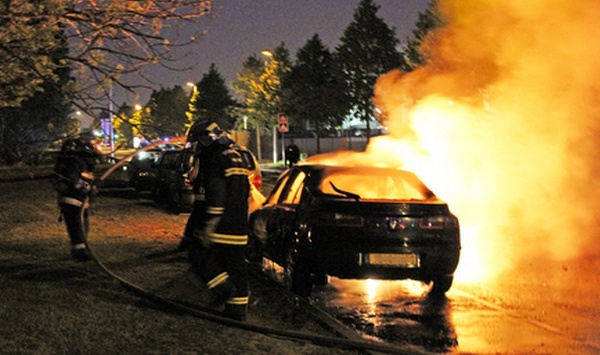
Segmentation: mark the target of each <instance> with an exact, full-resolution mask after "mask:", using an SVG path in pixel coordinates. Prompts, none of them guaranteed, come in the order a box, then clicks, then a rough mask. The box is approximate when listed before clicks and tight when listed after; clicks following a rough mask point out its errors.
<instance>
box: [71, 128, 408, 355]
mask: <svg viewBox="0 0 600 355" xmlns="http://www.w3.org/2000/svg"><path fill="white" fill-rule="evenodd" d="M182 138H185V137H182ZM179 141H180V140H176V142H179ZM159 144H161V142H158V143H154V144H150V145H148V146H146V147H144V148H142V149H141V150H138V151H136V152H134V153H132V154H130V155H129V156H127V157H125V158H123V159H121V160H120V161H118V162H117V163H116V164H114V165H113V166H112V167H111V168H109V169H108V170H107V171H106V172H105V173H104V174H103V175H102V176H101V177H100V178H99V179H98V180H96V181H94V184H97V185H99V184H101V183H102V182H103V181H104V180H106V178H108V176H110V175H111V174H112V173H113V172H114V171H115V170H117V169H118V168H119V167H121V166H123V165H124V164H126V163H127V162H128V160H129V159H131V158H132V157H133V156H134V155H135V154H137V153H139V152H140V151H144V150H147V149H150V148H153V147H155V146H157V145H159ZM86 202H87V201H86ZM83 206H85V204H83ZM83 206H82V208H81V218H82V219H83V215H84V211H85V208H84V207H83ZM85 244H86V247H87V248H88V251H89V252H90V255H91V257H92V260H93V261H94V262H95V264H96V265H97V266H98V267H100V269H101V270H102V271H104V272H105V273H106V274H107V275H109V276H110V277H112V278H113V279H115V280H116V281H118V282H119V283H120V284H121V285H122V286H123V287H124V288H125V289H126V290H128V291H130V292H133V293H134V294H136V295H138V296H140V297H143V298H145V299H147V300H150V301H152V302H154V303H156V304H159V305H162V306H165V307H169V308H171V309H174V310H178V311H181V312H184V313H186V314H189V315H193V316H195V317H198V318H202V319H206V320H210V321H213V322H216V323H220V324H223V325H227V326H231V327H236V328H239V329H244V330H247V331H252V332H257V333H261V334H264V335H269V336H274V337H279V338H284V339H288V340H291V341H308V342H310V343H313V344H315V345H320V346H328V347H336V348H344V349H353V350H363V351H378V352H383V353H407V352H408V351H407V350H403V349H399V348H397V347H393V346H391V345H387V344H383V343H375V342H372V341H367V340H351V339H345V338H339V337H337V338H336V337H327V336H321V335H316V334H306V333H301V332H295V331H289V330H281V329H274V328H268V327H263V326H259V325H255V324H251V323H248V322H242V321H237V320H233V319H231V318H226V317H223V316H220V315H219V314H216V313H215V311H214V310H212V309H210V308H208V307H203V306H201V305H195V306H194V307H191V306H188V305H185V304H182V303H180V302H176V301H173V300H170V299H167V298H163V297H161V296H159V295H156V294H154V293H152V292H150V291H148V290H146V289H144V288H142V287H140V286H138V285H135V284H133V283H131V282H129V281H127V280H125V279H124V278H122V277H121V276H119V275H117V274H116V273H114V272H113V271H111V270H110V269H108V268H107V267H106V266H105V265H104V263H103V262H102V260H100V259H99V258H98V257H97V255H96V254H95V253H94V251H93V248H92V247H91V245H90V243H89V238H88V235H87V233H86V235H85ZM410 353H414V349H412V350H411V351H410Z"/></svg>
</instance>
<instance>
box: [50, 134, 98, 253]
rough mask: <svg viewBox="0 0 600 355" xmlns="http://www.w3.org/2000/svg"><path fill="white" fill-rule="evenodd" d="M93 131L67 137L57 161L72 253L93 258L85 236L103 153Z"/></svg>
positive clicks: (61, 204) (57, 181)
mask: <svg viewBox="0 0 600 355" xmlns="http://www.w3.org/2000/svg"><path fill="white" fill-rule="evenodd" d="M93 138H94V136H93V135H92V134H91V132H82V133H81V135H80V136H79V137H77V138H69V139H67V140H66V141H65V142H64V143H63V145H62V147H61V151H60V153H59V156H58V159H57V160H56V163H55V165H54V175H55V179H54V188H55V190H56V192H57V195H58V196H57V197H58V205H59V207H60V214H61V216H60V218H59V220H64V222H65V225H66V227H67V233H68V235H69V239H70V241H71V256H72V257H73V258H74V259H76V260H79V261H86V260H90V259H91V256H90V253H89V251H88V250H87V248H86V244H85V238H86V237H87V233H88V231H89V219H88V215H89V199H90V197H91V195H92V193H93V190H94V186H93V182H94V173H93V170H94V168H95V166H96V164H97V163H98V162H99V161H100V157H101V156H102V155H101V154H100V152H99V151H98V150H96V148H95V146H94V144H93V143H94V140H93Z"/></svg>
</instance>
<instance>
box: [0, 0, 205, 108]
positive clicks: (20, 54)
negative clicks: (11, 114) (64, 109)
mask: <svg viewBox="0 0 600 355" xmlns="http://www.w3.org/2000/svg"><path fill="white" fill-rule="evenodd" d="M211 4H212V1H210V0H145V1H123V0H118V1H82V0H36V1H33V0H29V1H27V0H20V1H3V2H2V3H1V4H0V65H2V68H3V69H4V70H3V71H2V73H1V74H0V87H1V88H2V89H0V107H6V106H18V105H19V104H20V103H21V102H23V100H25V99H27V98H29V97H31V96H32V95H33V94H34V93H35V92H36V91H40V90H42V85H43V83H45V82H49V83H53V82H56V81H57V80H58V78H57V77H56V76H55V75H54V74H53V73H54V72H55V69H56V68H57V67H58V66H61V67H65V66H68V67H71V68H72V69H73V70H74V71H75V72H76V76H77V78H78V81H77V82H78V84H79V86H78V87H77V90H76V91H75V92H74V95H73V99H74V101H76V102H77V103H78V104H79V105H83V104H85V103H88V104H91V103H93V102H98V101H101V100H107V99H109V98H110V92H109V91H110V90H108V89H106V88H107V86H108V85H107V84H108V83H109V82H111V83H113V84H114V85H120V86H122V87H124V88H125V89H127V90H133V89H135V88H136V87H139V86H140V85H141V84H139V85H136V86H130V85H127V84H126V83H124V82H123V81H121V80H120V78H121V76H122V75H123V74H128V73H134V72H138V71H139V69H140V67H142V66H144V65H146V64H162V65H165V66H167V65H168V63H171V62H174V61H175V60H177V59H180V57H181V55H183V54H182V53H180V50H182V49H185V48H188V47H187V46H188V45H189V44H191V43H194V42H195V41H196V40H197V39H199V37H200V34H201V32H202V31H203V29H202V27H201V26H200V25H199V24H198V20H199V19H200V17H201V16H203V15H205V14H206V13H208V11H209V10H210V6H211ZM183 27H187V28H190V27H191V28H197V29H198V33H197V35H194V36H191V37H190V36H182V35H180V33H179V32H180V30H181V29H182V28H183ZM59 29H62V30H64V32H62V33H64V37H63V39H62V40H64V41H65V42H66V43H67V44H68V47H69V49H70V51H69V54H68V55H67V56H65V58H63V59H62V60H61V61H60V62H58V63H57V62H54V61H52V60H50V54H49V53H51V52H52V51H53V50H54V48H55V47H56V46H57V45H59V43H60V41H61V40H59V39H57V38H55V37H54V34H56V33H58V32H59ZM175 49H178V50H175ZM104 106H105V105H104ZM82 108H86V109H89V107H87V106H85V107H82ZM90 113H92V112H90Z"/></svg>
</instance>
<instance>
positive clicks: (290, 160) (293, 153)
mask: <svg viewBox="0 0 600 355" xmlns="http://www.w3.org/2000/svg"><path fill="white" fill-rule="evenodd" d="M299 160H300V149H298V146H297V145H296V144H295V143H294V140H293V139H292V141H291V142H290V144H289V145H288V146H287V148H285V161H286V166H287V167H288V168H290V167H292V166H294V165H296V163H298V161H299Z"/></svg>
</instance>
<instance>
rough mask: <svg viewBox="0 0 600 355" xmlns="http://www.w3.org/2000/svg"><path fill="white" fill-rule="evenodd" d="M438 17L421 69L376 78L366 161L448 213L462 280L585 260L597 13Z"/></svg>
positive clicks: (540, 4)
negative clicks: (546, 262)
mask: <svg viewBox="0 0 600 355" xmlns="http://www.w3.org/2000/svg"><path fill="white" fill-rule="evenodd" d="M439 6H440V12H441V14H442V16H443V18H444V21H445V23H446V25H445V26H444V27H443V28H440V29H439V30H437V31H436V32H434V33H432V34H431V35H430V36H429V37H428V39H427V41H426V42H425V44H424V46H423V47H422V48H423V50H424V51H425V52H426V53H427V54H428V56H429V60H430V61H429V63H428V64H427V65H426V66H423V67H421V68H419V69H417V70H415V71H414V72H411V73H401V72H400V71H392V72H390V73H387V74H386V75H384V76H382V77H381V78H379V80H378V82H377V84H376V87H375V97H374V102H375V104H376V106H377V107H378V108H379V109H380V110H381V111H382V112H383V113H384V115H383V117H384V118H385V122H384V123H385V124H386V126H387V127H388V129H389V132H390V135H389V136H386V137H380V138H376V139H372V141H371V143H370V144H369V146H368V149H367V151H366V152H365V153H363V154H362V155H361V157H360V159H361V160H363V161H364V160H365V159H368V160H370V161H372V162H377V163H378V164H386V165H392V166H398V167H403V168H405V169H407V170H412V171H414V172H416V173H417V175H419V176H420V177H421V178H422V179H423V180H424V181H425V183H426V184H427V185H428V186H429V187H430V188H431V189H432V190H433V191H434V192H435V193H436V195H438V196H439V197H440V198H442V199H443V200H445V201H447V202H448V204H449V206H450V208H451V209H452V210H453V212H454V213H455V214H456V215H457V216H458V217H459V219H460V221H461V237H462V244H463V250H462V254H461V261H460V264H459V268H458V270H457V275H456V278H457V280H461V281H481V280H484V279H490V278H492V277H494V276H497V275H499V274H500V273H501V272H502V271H504V270H507V269H508V268H510V267H512V266H514V265H516V264H517V263H518V262H521V261H524V260H535V258H538V257H551V258H555V259H556V260H565V259H568V258H571V257H574V256H576V255H577V254H578V253H581V252H583V251H584V250H587V249H591V248H589V247H590V246H594V245H595V244H594V243H597V242H598V240H599V238H598V236H599V235H600V234H599V233H598V232H599V231H598V228H597V225H598V223H597V222H598V221H597V217H596V214H597V213H596V211H598V207H600V206H597V205H598V204H599V202H597V201H600V198H599V197H600V196H599V192H600V186H599V185H598V182H597V181H599V180H598V179H595V177H596V176H598V174H599V173H600V169H598V168H597V166H598V163H597V161H598V154H599V153H600V149H599V148H600V147H599V146H598V145H599V144H598V142H600V140H599V139H598V138H599V134H600V131H599V128H600V127H599V126H598V118H600V105H599V104H598V103H599V100H598V98H599V96H600V80H598V79H599V78H598V77H597V75H598V74H597V73H598V69H599V68H600V42H598V41H596V40H593V38H595V37H596V36H595V35H594V33H598V26H597V23H598V22H599V21H600V2H597V1H595V0H581V1H571V0H556V1H553V2H552V6H548V4H547V2H545V1H541V0H533V2H527V4H526V5H524V4H523V2H522V1H521V0H507V1H497V0H458V1H451V0H441V1H440V2H439ZM586 39H590V40H586ZM390 152H394V153H395V154H390ZM327 158H334V159H341V160H347V159H354V158H355V157H354V155H353V154H351V153H343V154H342V155H334V156H329V157H327ZM595 249H596V246H594V247H593V250H595Z"/></svg>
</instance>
